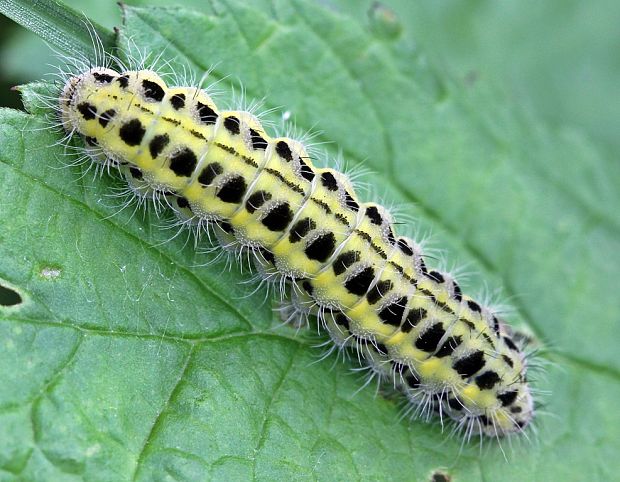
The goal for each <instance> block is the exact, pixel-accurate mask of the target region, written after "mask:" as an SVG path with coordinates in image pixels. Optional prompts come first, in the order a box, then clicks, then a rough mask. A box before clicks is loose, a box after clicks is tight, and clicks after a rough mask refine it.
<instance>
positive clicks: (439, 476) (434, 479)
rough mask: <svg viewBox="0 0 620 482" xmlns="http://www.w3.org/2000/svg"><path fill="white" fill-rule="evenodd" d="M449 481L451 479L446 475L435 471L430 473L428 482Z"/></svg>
mask: <svg viewBox="0 0 620 482" xmlns="http://www.w3.org/2000/svg"><path fill="white" fill-rule="evenodd" d="M451 480H452V477H450V476H449V475H448V474H446V473H445V472H441V471H439V470H436V471H435V472H433V473H432V475H431V480H430V482H450V481H451Z"/></svg>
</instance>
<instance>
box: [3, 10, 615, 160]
mask: <svg viewBox="0 0 620 482" xmlns="http://www.w3.org/2000/svg"><path fill="white" fill-rule="evenodd" d="M204 1H205V0H149V1H143V0H127V1H126V3H127V4H130V5H166V6H170V5H175V4H176V5H182V6H185V7H188V8H194V9H197V10H201V9H202V8H203V7H202V5H204ZM308 1H320V2H321V3H323V4H326V5H328V6H331V7H332V8H333V9H335V10H339V11H342V12H343V13H345V14H347V15H353V16H355V17H357V18H359V20H360V21H361V22H366V23H367V22H368V10H369V6H370V5H371V4H372V3H373V2H372V1H371V0H366V1H363V0H308ZM65 3H67V4H69V5H71V6H73V7H74V8H75V9H76V10H78V11H82V12H84V13H85V14H86V15H87V16H88V17H89V18H91V19H94V20H95V21H97V22H99V23H100V24H102V25H104V26H106V27H108V28H112V27H113V26H115V25H118V24H120V22H121V18H120V10H119V8H118V5H117V4H116V1H113V0H98V1H95V0H90V1H84V0H82V1H78V0H67V1H66V2H65ZM273 3H274V5H275V7H274V8H277V3H278V1H274V2H273ZM381 3H382V4H383V5H385V6H387V7H389V8H391V9H393V10H394V12H396V14H397V16H398V18H399V20H401V21H402V22H404V25H403V28H404V31H405V34H407V35H409V36H411V37H413V38H414V39H415V40H416V41H417V42H418V43H419V44H420V46H421V47H422V49H423V50H424V51H425V52H427V53H428V56H429V59H430V60H429V61H430V62H432V63H434V64H439V65H441V66H442V67H443V68H444V69H445V70H446V71H447V72H448V73H449V74H450V75H453V76H456V77H461V78H465V79H468V80H470V81H472V82H474V81H476V80H478V79H481V78H483V79H484V81H485V82H491V84H492V85H494V86H495V87H496V88H498V89H500V90H502V91H503V92H504V93H505V94H506V95H508V96H509V97H510V98H511V99H512V101H513V102H515V103H516V104H523V105H526V107H531V108H532V110H533V111H534V112H535V113H537V114H538V116H539V117H541V118H542V119H545V120H546V121H547V122H548V123H549V124H550V125H551V126H569V127H575V128H577V129H580V130H582V131H583V132H584V133H585V134H586V135H588V136H589V137H591V138H592V139H593V140H594V141H595V142H596V143H597V144H598V145H599V147H600V148H601V150H603V151H606V152H607V154H608V155H611V156H613V154H615V153H618V152H620V135H618V134H619V133H620V82H619V81H618V80H619V79H620V2H619V1H618V0H590V1H587V2H584V1H582V0H546V1H544V2H541V1H539V0H512V1H508V0H502V1H497V0H384V1H383V2H381ZM0 58H1V59H2V70H1V72H0V104H1V105H4V106H11V107H20V101H19V98H18V95H17V94H16V93H15V92H12V91H10V87H11V86H13V85H16V84H20V83H24V82H28V81H31V80H35V79H39V78H41V77H42V76H43V75H44V74H45V73H48V72H50V70H51V68H50V67H49V65H48V64H49V63H53V62H54V58H53V56H52V55H51V53H50V51H49V48H48V47H47V46H46V45H45V44H44V43H43V42H42V41H41V40H39V39H38V38H37V37H36V36H34V35H33V34H31V33H29V32H27V31H26V30H25V29H23V28H21V27H19V26H17V25H15V24H14V23H13V22H11V21H10V20H8V19H6V18H4V17H1V18H0Z"/></svg>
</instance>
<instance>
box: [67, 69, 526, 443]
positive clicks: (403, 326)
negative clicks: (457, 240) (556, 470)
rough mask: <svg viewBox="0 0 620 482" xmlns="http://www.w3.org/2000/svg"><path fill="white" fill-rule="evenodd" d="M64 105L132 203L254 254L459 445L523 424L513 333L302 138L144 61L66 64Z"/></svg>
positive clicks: (521, 373) (304, 313) (289, 306)
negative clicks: (138, 65)
mask: <svg viewBox="0 0 620 482" xmlns="http://www.w3.org/2000/svg"><path fill="white" fill-rule="evenodd" d="M57 109H58V114H59V117H60V122H61V124H62V127H63V128H64V130H65V131H66V133H67V136H68V137H74V136H79V137H81V138H82V139H83V142H84V145H85V147H84V149H85V152H86V154H87V155H88V156H89V157H90V159H92V161H93V162H94V163H96V165H98V166H100V167H101V168H104V169H107V170H110V169H118V170H119V171H120V173H121V175H122V177H123V178H124V179H125V180H126V182H127V183H128V186H129V188H130V190H131V191H132V193H133V194H134V195H135V196H137V197H138V198H140V199H155V200H157V199H164V200H165V204H166V205H168V206H170V207H171V209H172V210H173V211H174V213H175V214H176V215H177V216H178V217H179V218H181V220H182V221H183V223H185V224H188V225H199V226H200V227H201V229H206V230H208V231H209V232H213V233H214V234H215V236H216V238H217V240H218V241H219V244H220V245H221V246H222V247H223V249H226V250H230V251H234V252H238V251H240V250H244V251H247V252H248V253H249V254H250V255H251V257H252V261H253V263H254V265H255V267H256V269H257V270H258V272H259V273H260V275H261V277H262V278H263V279H265V280H268V281H269V282H273V283H279V284H280V285H281V286H282V289H283V291H285V292H286V293H287V294H288V301H287V302H286V305H285V308H284V312H285V313H286V316H287V317H289V318H293V319H296V318H301V319H306V318H307V317H309V316H314V317H316V318H317V320H318V324H319V327H320V328H322V329H324V330H325V331H326V332H327V333H328V335H329V337H330V338H331V340H332V342H333V344H334V345H333V346H334V347H336V348H338V349H347V350H353V351H354V352H356V353H357V355H358V357H359V359H360V362H361V363H362V364H363V365H364V366H367V367H368V368H369V370H371V372H372V373H373V374H374V375H375V376H377V377H378V378H379V379H380V380H381V381H384V382H385V383H386V384H387V385H392V386H393V387H395V388H396V389H397V390H399V391H400V392H402V393H403V394H404V395H405V397H406V399H407V401H408V403H409V404H410V410H412V411H414V412H417V413H420V414H422V415H423V416H425V417H429V416H430V415H431V414H433V413H438V414H439V415H440V416H441V417H442V419H443V416H444V415H447V416H448V417H449V419H451V420H452V421H453V422H454V423H455V427H456V430H458V431H461V432H463V433H464V434H465V435H466V437H467V438H470V437H472V436H481V437H483V436H490V437H502V436H507V435H511V434H515V433H520V432H523V431H524V429H525V428H526V427H527V426H528V425H529V424H530V422H531V421H532V419H533V417H534V405H533V398H532V395H531V390H530V387H529V385H528V381H527V360H526V356H525V354H524V352H523V350H522V349H521V348H520V346H519V342H518V340H517V339H516V337H514V334H513V332H512V330H511V329H510V327H509V326H508V325H507V324H506V323H505V322H504V321H503V320H502V319H500V317H499V316H498V315H497V314H495V313H493V311H492V310H491V309H490V308H487V307H485V306H484V305H483V304H481V303H478V302H477V301H475V300H474V299H473V298H471V297H469V296H467V295H465V294H463V293H462V291H461V288H460V287H459V284H458V283H457V281H456V280H455V279H454V277H453V276H451V275H450V274H448V273H443V272H440V271H437V270H433V269H429V268H428V267H427V266H426V263H425V260H424V255H423V253H422V249H421V247H420V245H418V244H417V243H416V242H415V241H413V240H411V239H409V238H407V237H404V236H397V235H396V234H395V232H394V229H393V225H394V220H393V219H392V216H391V215H390V213H389V212H388V210H387V209H385V208H384V207H382V206H381V205H379V204H377V203H372V202H362V201H361V200H360V199H359V197H358V195H357V194H356V191H355V189H354V186H353V185H352V183H351V182H350V180H349V179H348V177H347V176H346V175H344V174H343V173H341V172H339V171H337V170H335V169H331V168H319V167H317V166H315V165H314V164H313V162H312V159H311V158H310V156H309V155H308V149H307V147H306V146H305V145H304V143H302V142H300V141H297V140H294V139H292V138H289V137H271V136H270V135H268V133H267V132H266V131H265V129H264V128H263V126H262V125H261V122H260V121H259V119H258V118H257V117H256V116H254V115H253V114H251V113H250V112H246V111H241V110H220V109H219V108H218V107H217V105H216V104H215V103H214V101H213V100H212V98H211V97H210V96H209V95H208V94H207V92H206V91H204V90H202V89H199V88H196V87H183V86H173V87H170V86H167V85H166V83H165V82H164V80H163V79H162V78H161V77H160V76H159V75H158V74H157V73H156V72H154V71H152V70H146V69H145V70H122V71H120V72H117V71H115V70H112V69H110V68H108V67H91V68H87V69H85V70H83V71H82V72H78V73H75V74H73V75H71V76H69V78H68V79H66V83H65V85H64V87H63V88H62V92H61V94H60V96H59V98H58V105H57Z"/></svg>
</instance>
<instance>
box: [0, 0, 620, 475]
mask: <svg viewBox="0 0 620 482" xmlns="http://www.w3.org/2000/svg"><path fill="white" fill-rule="evenodd" d="M125 22H126V23H125V25H124V26H123V28H122V30H121V37H120V42H121V47H123V48H125V49H130V48H133V46H134V45H137V46H139V48H140V49H145V50H146V51H152V52H157V53H159V52H161V51H164V52H165V59H166V60H170V61H173V62H176V65H178V64H188V65H190V66H191V67H192V68H194V69H196V70H198V71H201V70H206V69H207V68H209V67H211V66H212V65H214V64H216V69H215V72H214V77H215V79H220V78H223V79H224V80H223V81H222V82H221V83H220V84H219V85H220V86H229V85H231V84H236V81H235V78H237V77H238V78H239V79H242V81H243V85H244V87H245V88H246V90H247V95H248V97H249V98H262V97H263V96H265V97H266V98H267V101H266V105H265V107H267V108H269V107H274V106H284V107H285V108H286V109H287V110H289V111H290V112H291V113H292V114H293V116H294V118H295V119H296V123H297V125H298V126H299V127H300V128H302V129H308V128H311V127H313V126H316V129H320V130H321V134H319V136H318V141H329V142H332V143H333V144H328V145H326V146H325V147H326V148H327V150H328V151H330V152H331V153H332V154H333V153H336V152H337V151H338V150H339V149H341V150H342V152H343V154H344V157H345V158H346V159H347V160H348V161H350V162H351V164H353V165H356V164H360V163H364V165H366V166H368V167H370V168H371V169H372V170H373V171H374V173H375V174H373V175H372V176H371V178H370V179H371V182H372V186H373V191H374V192H375V193H378V194H379V195H380V196H381V197H382V198H384V199H385V201H386V203H388V204H390V203H391V204H397V205H402V206H404V208H402V210H403V211H405V212H406V213H407V214H409V215H413V216H415V217H416V218H417V219H419V223H418V229H419V230H420V231H421V232H428V231H430V230H432V232H433V234H434V240H435V244H436V245H437V246H440V247H443V248H446V250H447V254H446V258H447V259H449V260H451V261H452V260H454V261H459V262H461V263H467V264H468V266H469V267H470V269H471V270H474V271H476V272H478V273H480V274H479V275H478V274H477V275H475V276H471V277H470V282H469V283H468V284H467V283H465V285H466V286H467V287H468V288H469V290H468V291H470V292H472V291H473V292H475V291H476V290H479V289H480V288H481V286H482V284H483V281H482V280H485V282H486V283H488V285H489V286H493V287H494V286H504V288H505V289H504V298H507V299H509V300H510V302H511V303H512V304H513V305H514V306H515V307H516V313H515V315H514V316H511V318H512V320H513V321H514V322H515V323H521V324H524V325H527V326H529V327H530V328H531V329H532V330H533V331H534V332H535V333H536V335H537V337H539V338H540V339H542V340H544V341H545V342H547V343H549V344H550V345H551V347H552V348H553V353H552V354H551V355H549V358H550V359H551V360H552V361H553V362H555V363H556V365H555V366H551V367H550V368H549V370H548V373H547V377H546V378H547V380H537V381H536V386H537V387H538V388H540V389H544V390H551V392H552V395H551V396H547V397H544V396H543V397H540V398H541V399H542V400H543V402H545V404H546V406H545V412H547V413H548V414H549V415H547V416H545V415H541V416H540V417H539V423H538V427H539V432H538V435H537V436H536V437H535V439H536V440H535V442H534V443H533V444H528V443H523V444H521V443H518V444H516V446H514V447H513V448H512V449H509V450H508V452H509V458H510V460H511V463H509V464H507V463H506V462H505V461H504V460H503V456H502V454H501V452H500V450H499V448H498V446H497V445H496V444H491V445H490V446H489V447H486V448H485V449H484V451H482V452H480V451H479V449H478V447H477V446H466V447H465V448H463V449H462V452H461V449H460V441H459V440H452V439H450V440H447V441H446V440H445V438H446V436H445V434H441V433H440V430H439V427H438V425H437V424H436V423H435V424H431V425H427V424H424V423H422V422H420V421H413V422H410V423H409V422H407V421H401V420H399V417H398V414H399V406H398V403H397V402H396V401H394V400H391V399H387V398H385V397H383V396H381V395H379V396H376V397H374V396H373V395H374V391H373V390H372V388H370V387H368V388H367V389H364V390H362V391H361V392H359V393H357V394H355V392H356V390H357V389H358V388H359V387H360V385H361V381H360V380H358V379H357V377H355V376H354V375H351V374H350V373H348V369H349V368H350V367H351V366H353V364H352V363H345V364H342V363H339V364H336V365H335V366H334V367H333V368H332V362H335V359H334V358H329V359H328V360H326V361H324V362H321V363H315V364H312V362H313V361H315V360H316V358H317V356H318V354H319V353H320V352H319V351H317V350H316V349H314V348H313V347H312V345H313V344H314V343H315V342H316V341H315V340H314V337H313V336H312V335H311V333H308V332H300V333H299V334H297V335H296V334H295V332H294V330H293V329H291V328H290V327H277V324H278V320H277V319H275V317H274V315H273V314H272V311H271V306H270V304H271V301H269V300H268V301H267V302H266V303H264V304H262V305H261V304H260V301H261V300H262V299H263V298H264V297H265V293H264V292H259V293H256V294H251V293H252V291H253V290H254V287H255V286H254V285H252V284H250V285H244V284H242V282H243V281H244V280H246V279H247V277H246V276H243V275H242V274H241V273H239V271H238V270H237V269H233V270H231V271H226V270H223V266H222V265H221V264H218V265H212V266H207V267H205V266H198V265H200V264H202V263H204V262H205V261H207V260H208V259H210V258H209V256H207V255H205V254H200V253H196V252H195V250H193V249H192V246H191V242H190V244H189V245H188V244H187V243H186V239H185V238H184V237H183V236H179V237H177V238H175V239H174V240H172V241H170V242H165V240H167V239H169V238H170V236H171V233H170V231H166V230H162V229H160V228H159V227H158V226H159V225H161V224H162V221H161V220H157V219H155V218H153V216H151V215H150V214H146V215H145V216H142V214H141V213H139V214H138V215H135V216H133V217H132V216H131V213H129V212H125V211H123V212H121V213H119V214H117V215H113V213H115V212H116V211H117V207H115V204H116V205H117V204H118V203H119V200H118V199H115V198H113V197H110V196H109V194H110V193H113V192H114V191H113V188H114V187H115V186H116V187H117V186H118V185H119V184H118V182H115V181H113V180H110V179H95V180H92V179H91V176H89V175H86V176H82V174H84V173H83V172H80V171H79V170H78V169H75V168H66V169H59V166H62V163H63V162H65V163H66V162H70V160H68V159H67V158H66V157H65V153H64V152H63V149H62V148H61V147H54V148H50V147H49V146H51V145H52V144H54V142H56V140H57V137H56V136H55V135H54V134H53V133H52V132H50V131H49V130H40V129H41V127H44V125H45V124H44V122H43V120H42V118H41V117H40V116H39V115H28V114H24V113H20V112H16V111H10V110H3V111H1V113H0V146H1V147H0V179H1V182H2V186H4V189H3V190H1V191H0V206H2V209H0V217H1V222H2V226H3V230H2V232H1V233H0V259H1V260H2V264H1V265H0V278H2V279H3V280H4V281H0V284H3V285H5V286H9V287H13V288H14V289H16V290H17V291H18V292H20V293H21V295H22V297H23V299H24V300H25V301H24V303H23V304H22V305H20V306H18V307H12V308H4V309H3V310H2V321H0V330H1V331H2V332H3V333H2V335H1V336H0V339H1V340H3V349H2V351H0V383H1V385H2V386H3V387H4V389H3V390H2V391H1V392H0V468H1V469H2V470H3V472H2V473H1V475H2V477H4V478H5V479H7V480H11V479H17V478H25V479H39V480H51V479H53V480H73V479H87V480H126V479H131V478H134V479H141V480H152V479H157V478H164V477H165V476H168V477H170V478H175V479H187V480H195V479H197V478H212V479H216V480H222V479H240V478H251V477H254V478H257V479H284V478H292V479H320V480H350V479H351V478H360V479H385V478H387V479H393V480H424V479H426V478H428V477H429V476H430V474H431V472H432V471H433V470H434V469H438V468H442V469H443V470H444V471H446V472H447V473H449V474H451V475H452V476H454V477H455V478H456V479H458V480H477V479H480V478H485V479H493V480H497V479H499V480H552V479H553V480H555V479H559V480H583V479H584V478H587V479H589V480H592V479H596V478H600V479H611V478H613V476H612V474H615V473H616V472H617V470H618V466H617V463H616V462H615V457H614V455H615V453H616V452H617V450H618V440H620V433H619V432H620V427H619V420H618V419H619V415H618V411H617V410H616V409H615V400H617V398H618V395H620V393H619V392H620V387H619V383H618V380H619V378H620V377H619V372H618V369H619V367H618V360H617V357H616V356H615V355H616V353H615V349H614V342H615V340H617V339H618V334H619V333H618V331H619V330H620V328H619V326H618V323H617V320H618V317H619V315H620V304H619V303H618V301H617V296H616V287H615V286H616V285H615V278H616V273H617V269H618V267H619V266H620V263H619V261H620V260H619V257H620V255H619V254H618V253H620V250H619V249H618V248H619V247H620V246H619V245H620V243H619V237H618V231H619V229H620V226H619V224H620V223H618V218H617V214H616V207H617V206H618V205H619V204H618V202H619V201H620V199H618V198H619V197H620V196H619V194H618V190H617V187H616V186H617V185H618V181H620V172H619V168H618V166H617V164H615V163H613V162H612V160H611V159H610V158H608V157H604V156H603V155H602V154H601V152H600V151H599V150H598V149H597V148H596V147H595V145H593V144H592V143H591V142H590V141H589V140H588V138H587V137H586V136H584V135H583V134H582V133H580V132H579V131H577V130H569V129H561V130H551V129H549V128H547V127H545V125H544V124H543V123H541V122H540V121H538V120H537V118H536V116H534V115H532V113H531V112H530V111H529V110H527V109H524V108H521V107H519V106H517V105H515V104H514V103H512V102H510V101H508V100H507V99H506V98H505V97H503V96H502V94H501V93H499V92H497V91H496V90H495V89H493V87H492V86H491V85H489V83H486V82H484V81H478V82H473V83H472V82H465V81H460V80H458V79H454V78H451V77H450V76H449V75H448V74H447V73H446V72H445V71H443V70H441V69H438V68H437V67H434V66H432V65H429V62H428V59H427V58H426V57H425V56H424V54H423V52H421V51H420V50H419V49H417V48H416V47H415V46H414V45H413V44H412V42H411V40H410V38H409V37H408V35H402V36H399V35H396V36H393V37H390V36H388V37H386V36H385V35H382V34H379V33H380V32H381V30H379V33H377V32H378V30H377V29H376V28H375V27H376V25H369V21H359V20H352V19H351V18H349V17H345V16H341V15H339V14H337V13H335V12H334V11H332V10H328V9H324V8H321V7H318V6H316V5H314V4H311V3H307V2H301V1H295V2H279V1H275V2H254V3H253V4H252V6H247V5H245V4H243V3H241V2H239V3H237V2H223V3H215V4H214V6H213V7H212V9H211V10H210V11H207V12H206V14H204V13H202V14H199V13H191V12H185V11H179V10H178V9H128V10H127V11H126V15H125ZM403 25H407V22H405V21H403ZM405 32H406V30H405ZM229 74H230V75H232V76H233V77H226V78H225V76H226V75H229ZM236 85H238V84H236ZM221 102H222V103H223V104H226V99H221ZM246 295H247V296H246ZM244 296H245V297H244ZM459 454H460V455H459Z"/></svg>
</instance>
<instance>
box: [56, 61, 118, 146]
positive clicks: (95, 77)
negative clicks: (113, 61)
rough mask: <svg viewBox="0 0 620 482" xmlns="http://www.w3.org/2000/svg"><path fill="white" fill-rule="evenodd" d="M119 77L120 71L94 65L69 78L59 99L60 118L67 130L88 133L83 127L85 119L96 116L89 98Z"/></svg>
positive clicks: (94, 108)
mask: <svg viewBox="0 0 620 482" xmlns="http://www.w3.org/2000/svg"><path fill="white" fill-rule="evenodd" d="M118 77H119V74H118V72H115V71H114V70H112V69H107V68H105V67H94V68H92V69H90V70H87V71H86V72H84V73H82V74H79V75H75V76H73V77H70V78H69V80H67V82H66V83H65V85H64V87H63V89H62V94H61V95H60V99H59V103H60V105H59V107H60V120H61V122H62V125H63V127H64V129H65V131H67V132H78V133H80V134H82V135H86V133H85V132H84V129H83V124H84V121H85V120H86V121H88V120H92V119H94V118H95V116H96V107H94V106H93V104H92V103H88V102H87V100H88V99H89V97H91V96H92V95H93V94H94V93H95V92H96V89H97V88H99V87H101V86H103V85H106V84H109V83H111V82H112V81H113V80H114V79H116V78H118Z"/></svg>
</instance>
